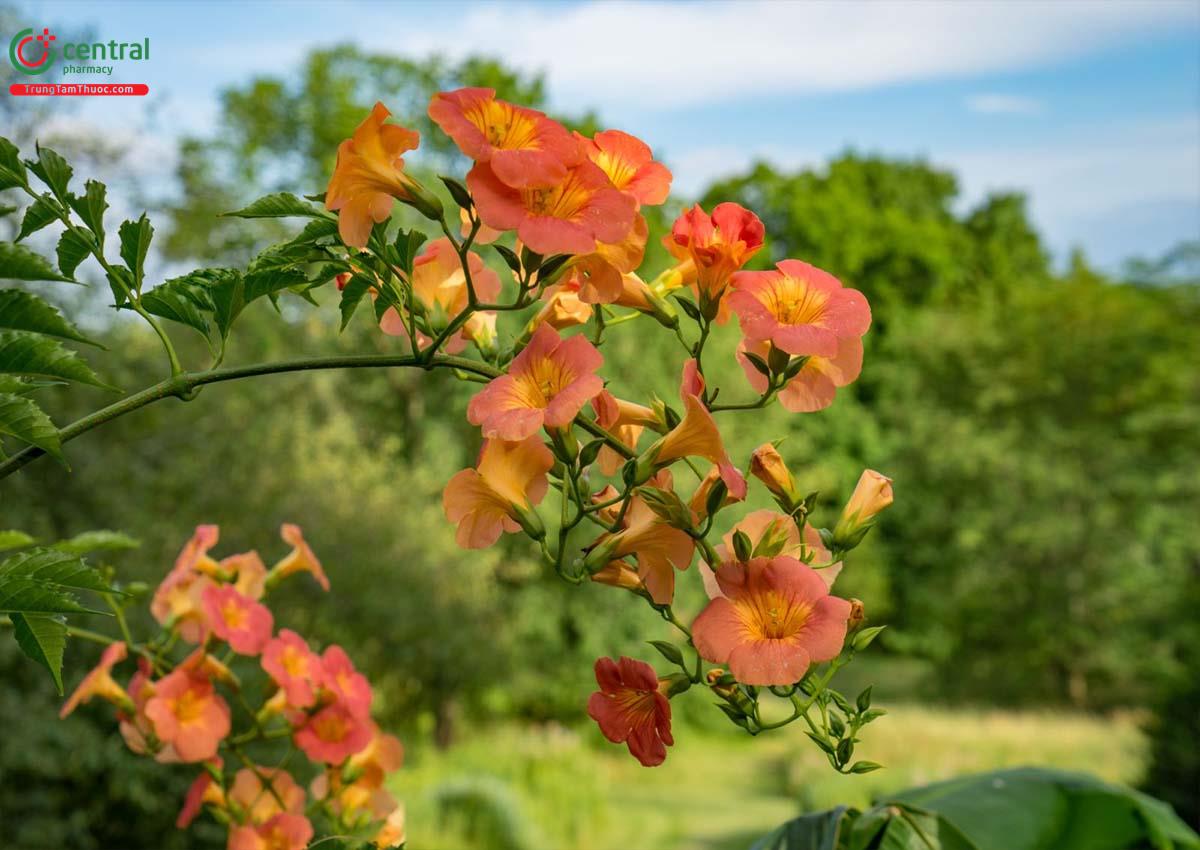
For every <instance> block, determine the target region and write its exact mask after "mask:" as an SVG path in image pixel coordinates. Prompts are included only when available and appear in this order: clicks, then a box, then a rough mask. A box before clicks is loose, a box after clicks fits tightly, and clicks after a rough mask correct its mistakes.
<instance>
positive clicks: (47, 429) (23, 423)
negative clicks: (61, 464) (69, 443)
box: [0, 393, 63, 460]
mask: <svg viewBox="0 0 1200 850" xmlns="http://www.w3.org/2000/svg"><path fill="white" fill-rule="evenodd" d="M0 434H7V435H8V436H10V437H14V438H16V439H18V440H21V441H22V442H26V443H29V445H31V446H37V447H38V448H39V449H41V450H42V451H44V452H46V453H47V454H50V455H54V456H55V457H56V458H58V459H59V460H62V456H63V455H62V443H61V442H60V440H59V438H58V429H57V428H56V427H54V423H53V422H51V421H50V417H49V416H47V415H46V414H45V412H44V411H43V410H42V409H41V408H40V407H38V406H37V405H36V404H34V403H33V401H31V400H30V399H27V398H25V397H23V396H19V395H13V394H12V393H0Z"/></svg>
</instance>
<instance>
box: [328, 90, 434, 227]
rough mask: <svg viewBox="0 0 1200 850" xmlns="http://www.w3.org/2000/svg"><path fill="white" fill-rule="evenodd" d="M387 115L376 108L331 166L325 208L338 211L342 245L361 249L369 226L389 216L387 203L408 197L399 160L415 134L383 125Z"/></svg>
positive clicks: (410, 185) (410, 186)
mask: <svg viewBox="0 0 1200 850" xmlns="http://www.w3.org/2000/svg"><path fill="white" fill-rule="evenodd" d="M390 115H391V113H390V112H389V111H388V109H387V107H386V106H384V105H383V104H382V103H376V104H375V107H374V108H373V109H372V110H371V114H370V115H368V116H367V118H366V120H364V121H363V122H362V123H361V124H359V125H358V127H357V128H356V129H355V131H354V135H353V136H352V137H351V138H349V139H346V140H345V141H344V142H342V143H341V144H340V145H338V152H337V164H336V165H335V166H334V169H333V176H332V177H331V178H329V187H328V188H327V189H326V190H325V206H326V208H327V209H330V210H335V211H339V212H338V233H340V234H341V237H342V241H343V242H345V243H346V244H347V245H349V246H351V247H354V248H362V247H364V246H365V245H366V244H367V240H368V239H369V238H370V236H371V227H372V225H374V224H375V223H377V222H381V221H386V220H387V219H388V217H389V216H391V214H392V199H393V198H395V199H398V200H408V199H411V198H412V197H413V196H414V187H415V183H414V181H413V179H412V178H411V177H410V176H409V175H408V174H406V173H405V171H404V157H403V154H405V153H406V152H408V151H411V150H415V149H416V147H417V144H418V143H419V142H420V138H421V137H420V134H418V133H417V131H416V130H408V129H405V128H404V127H400V126H398V125H396V124H384V123H383V122H384V121H385V120H387V118H388V116H390Z"/></svg>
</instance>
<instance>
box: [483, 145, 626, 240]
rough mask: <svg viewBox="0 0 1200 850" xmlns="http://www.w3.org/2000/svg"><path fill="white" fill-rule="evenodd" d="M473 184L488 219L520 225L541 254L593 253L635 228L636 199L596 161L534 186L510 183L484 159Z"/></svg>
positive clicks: (520, 233)
mask: <svg viewBox="0 0 1200 850" xmlns="http://www.w3.org/2000/svg"><path fill="white" fill-rule="evenodd" d="M467 186H468V187H469V188H470V190H471V194H472V195H473V196H474V198H475V207H476V209H477V210H478V212H479V217H480V218H481V219H482V220H483V222H484V224H486V225H488V226H489V227H493V228H496V229H497V230H515V231H516V232H517V237H518V238H519V239H520V240H521V242H523V243H524V244H525V245H526V246H527V247H528V248H529V249H530V250H531V251H536V252H538V253H539V254H589V253H591V252H593V251H595V250H596V246H597V244H598V243H616V242H620V241H622V240H623V239H625V237H626V236H627V235H628V234H629V232H630V230H631V229H632V228H633V224H634V217H635V215H636V210H635V207H636V201H634V200H633V198H632V197H630V196H629V195H626V194H623V193H622V192H619V191H618V190H616V189H614V188H613V185H612V184H611V183H610V182H609V180H608V177H606V176H605V175H604V172H603V171H601V170H600V169H599V168H597V167H596V166H595V165H593V164H592V163H591V162H581V163H579V164H578V165H576V166H574V167H573V168H571V169H570V170H569V171H568V172H567V175H566V177H564V178H563V179H562V181H561V182H558V183H555V184H554V185H552V186H546V187H542V188H534V189H514V188H512V187H511V186H507V185H505V184H504V183H503V182H502V181H501V180H500V179H499V178H498V177H497V176H496V175H495V173H494V172H493V171H492V169H491V168H490V167H489V166H488V165H486V164H483V163H480V164H478V165H476V166H475V167H474V168H472V169H471V171H470V173H469V174H468V175H467Z"/></svg>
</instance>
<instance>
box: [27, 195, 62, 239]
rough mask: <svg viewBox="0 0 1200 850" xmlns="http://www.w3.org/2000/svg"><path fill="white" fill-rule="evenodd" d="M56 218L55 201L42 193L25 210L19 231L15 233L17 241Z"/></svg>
mask: <svg viewBox="0 0 1200 850" xmlns="http://www.w3.org/2000/svg"><path fill="white" fill-rule="evenodd" d="M57 220H58V210H57V209H56V208H55V202H54V201H53V200H52V199H50V198H49V197H47V196H45V195H43V196H42V197H40V198H38V199H37V200H36V201H34V202H33V203H32V204H30V205H29V207H28V209H26V210H25V217H24V218H22V219H21V231H20V232H19V233H18V234H17V241H18V242H20V241H21V240H22V239H24V238H26V237H27V236H30V235H32V234H34V233H37V232H38V231H39V230H41V229H42V228H43V227H45V226H46V225H48V224H49V223H50V222H52V221H57Z"/></svg>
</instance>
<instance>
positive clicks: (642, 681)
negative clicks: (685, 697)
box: [588, 657, 675, 767]
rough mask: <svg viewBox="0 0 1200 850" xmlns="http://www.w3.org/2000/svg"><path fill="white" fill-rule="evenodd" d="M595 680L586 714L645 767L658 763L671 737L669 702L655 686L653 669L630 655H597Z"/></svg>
mask: <svg viewBox="0 0 1200 850" xmlns="http://www.w3.org/2000/svg"><path fill="white" fill-rule="evenodd" d="M596 683H597V684H598V685H599V686H600V690H598V691H596V692H595V693H594V694H592V696H591V698H590V699H588V715H589V716H590V717H591V718H592V719H593V720H595V721H596V723H597V724H599V726H600V731H601V732H602V733H603V734H604V737H605V738H607V739H608V740H610V741H612V742H613V743H614V744H620V743H624V744H625V745H626V746H628V747H629V752H630V754H632V755H633V757H634V758H636V759H637V760H638V761H640V762H641V763H642V764H643V765H645V766H646V767H654V766H656V765H660V764H662V763H663V761H665V760H666V758H667V747H668V746H670V745H672V744H674V743H675V740H674V738H672V737H671V703H670V702H669V701H668V700H667V697H666V695H665V694H664V693H663V692H662V691H661V690H660V688H659V682H658V675H657V674H656V673H655V672H654V668H653V667H651V666H650V665H649V664H647V663H645V662H644V661H636V660H634V659H632V658H626V657H622V658H621V660H620V661H613V660H612V659H611V658H598V659H596Z"/></svg>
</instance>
